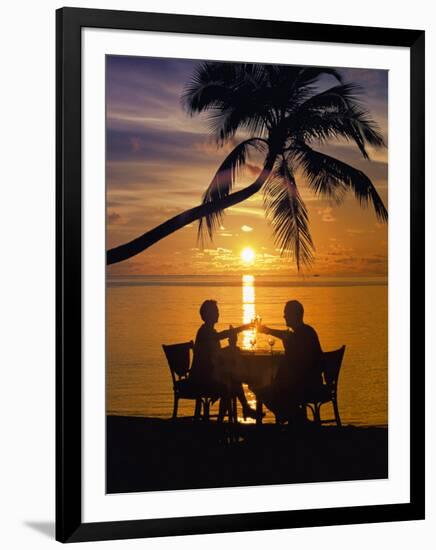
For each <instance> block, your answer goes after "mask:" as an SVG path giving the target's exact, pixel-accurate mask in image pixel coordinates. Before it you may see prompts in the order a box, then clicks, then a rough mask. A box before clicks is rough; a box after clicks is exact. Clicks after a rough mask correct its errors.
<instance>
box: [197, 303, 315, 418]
mask: <svg viewBox="0 0 436 550" xmlns="http://www.w3.org/2000/svg"><path fill="white" fill-rule="evenodd" d="M200 316H201V318H202V320H203V322H204V324H203V325H202V326H201V327H200V328H199V330H198V332H197V336H196V339H195V345H194V359H193V364H192V368H191V372H190V376H189V380H190V383H192V384H193V385H194V386H195V387H197V388H198V389H199V390H201V391H205V392H207V393H209V394H212V395H217V396H221V397H222V399H221V407H220V417H221V418H222V416H223V414H224V412H225V409H226V407H227V405H228V399H230V398H231V397H232V396H235V395H236V396H237V397H238V399H239V401H240V402H241V404H242V410H243V415H244V417H247V416H248V417H252V418H256V412H255V411H254V409H252V408H250V407H249V405H248V403H247V399H246V397H245V394H244V390H243V387H242V384H241V382H240V381H237V380H235V379H233V378H232V377H231V365H232V363H233V364H236V362H237V361H238V356H239V349H238V348H237V347H236V340H237V334H238V333H239V332H241V331H243V330H247V329H250V328H253V323H249V324H246V325H242V326H240V327H237V328H233V327H231V328H230V329H229V330H223V331H221V332H217V331H216V330H215V328H214V327H215V324H216V323H217V322H218V319H219V310H218V306H217V303H216V302H215V301H214V300H206V301H205V302H204V303H203V304H202V306H201V307H200ZM303 317H304V309H303V306H302V304H301V303H300V302H298V301H296V300H292V301H289V302H287V303H286V305H285V309H284V319H285V322H286V326H287V327H288V329H286V330H277V329H272V328H269V327H267V326H265V325H260V326H258V327H257V330H258V331H259V332H263V333H265V334H270V335H272V336H275V337H276V338H280V339H281V340H282V342H283V347H284V350H285V353H284V357H283V360H282V361H281V363H280V365H279V368H278V371H277V374H276V377H275V378H274V380H273V382H272V384H271V385H270V386H268V387H262V388H254V387H253V388H252V389H253V391H254V393H255V394H256V397H257V398H258V399H261V400H262V401H263V403H264V404H265V405H266V406H267V407H268V408H269V409H270V410H271V411H272V412H273V413H274V414H275V415H276V417H277V418H278V419H279V420H280V419H294V420H295V419H299V418H301V408H300V404H301V403H303V402H304V400H305V397H306V396H307V395H308V394H310V393H311V392H312V391H316V390H317V389H318V388H319V386H320V385H321V384H322V375H321V370H320V360H321V354H322V350H321V346H320V343H319V339H318V335H317V333H316V332H315V330H314V329H313V328H312V327H311V326H309V325H307V324H305V323H304V321H303ZM289 329H291V330H289ZM226 338H228V339H229V347H227V348H224V349H223V348H221V344H220V341H221V340H224V339H226ZM223 362H224V363H227V368H226V369H224V370H221V369H219V365H220V363H221V364H222V363H223ZM223 372H227V373H230V375H229V374H228V375H227V376H223Z"/></svg>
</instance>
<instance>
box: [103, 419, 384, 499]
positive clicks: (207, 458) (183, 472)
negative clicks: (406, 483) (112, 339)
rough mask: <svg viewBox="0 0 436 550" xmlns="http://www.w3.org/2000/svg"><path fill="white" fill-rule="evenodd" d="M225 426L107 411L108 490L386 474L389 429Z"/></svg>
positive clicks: (194, 486) (265, 482) (266, 482)
mask: <svg viewBox="0 0 436 550" xmlns="http://www.w3.org/2000/svg"><path fill="white" fill-rule="evenodd" d="M227 430H228V426H227V425H226V424H225V425H221V426H220V425H217V424H216V423H215V422H213V421H211V422H208V423H206V422H201V421H200V422H194V421H192V420H188V419H186V420H183V419H181V420H176V421H171V420H159V419H150V418H136V417H122V416H108V417H107V442H108V454H107V491H108V492H109V493H121V492H130V491H156V490H163V489H164V490H170V489H192V488H195V489H197V488H206V487H229V486H243V485H266V484H267V485H269V484H278V483H304V482H317V481H345V480H357V479H381V478H386V477H387V476H388V430H387V428H378V427H377V428H375V427H374V428H372V427H371V428H356V427H352V426H346V427H343V428H336V427H327V426H324V427H322V428H313V427H310V428H307V429H305V430H300V431H299V432H297V433H295V432H292V431H290V430H288V429H285V428H283V427H279V426H276V425H273V424H264V425H262V426H254V425H240V426H239V427H238V432H239V440H238V441H237V442H235V441H233V442H231V443H229V440H228V437H227V436H228V435H229V434H228V432H227Z"/></svg>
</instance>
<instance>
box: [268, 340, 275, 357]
mask: <svg viewBox="0 0 436 550" xmlns="http://www.w3.org/2000/svg"><path fill="white" fill-rule="evenodd" d="M275 343H276V341H275V340H274V338H272V337H271V336H270V337H269V338H268V344H269V347H270V348H271V355H272V353H273V347H274V344H275Z"/></svg>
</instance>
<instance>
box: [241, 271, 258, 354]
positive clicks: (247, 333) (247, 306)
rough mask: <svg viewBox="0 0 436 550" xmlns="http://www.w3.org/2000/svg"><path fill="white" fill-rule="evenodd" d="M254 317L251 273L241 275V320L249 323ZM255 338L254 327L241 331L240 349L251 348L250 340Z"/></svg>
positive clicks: (254, 296)
mask: <svg viewBox="0 0 436 550" xmlns="http://www.w3.org/2000/svg"><path fill="white" fill-rule="evenodd" d="M255 317H256V294H255V290H254V277H253V275H243V276H242V322H243V324H244V325H245V324H247V323H250V322H251V321H252V320H253V319H254V318H255ZM255 338H256V329H255V328H252V329H249V330H244V331H243V332H242V349H252V344H251V342H252V341H253V339H255Z"/></svg>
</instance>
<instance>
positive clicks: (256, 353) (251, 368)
mask: <svg viewBox="0 0 436 550" xmlns="http://www.w3.org/2000/svg"><path fill="white" fill-rule="evenodd" d="M283 355H284V352H283V351H279V350H277V351H274V352H273V351H272V350H271V351H269V350H262V349H259V350H257V349H255V350H239V353H238V354H237V357H238V360H236V361H232V362H231V363H229V364H226V363H224V364H223V367H222V368H223V371H222V375H223V376H231V378H232V380H233V381H235V382H240V383H242V384H247V386H248V387H249V389H250V390H251V391H252V392H253V393H254V394H255V395H256V392H257V391H258V390H259V389H262V388H265V387H268V386H271V384H272V382H273V380H274V378H275V376H276V374H277V370H278V368H279V365H280V363H281V361H282V358H283ZM226 365H228V366H226ZM226 368H228V371H227V372H226ZM256 413H257V415H256V416H257V418H256V424H262V417H263V403H262V401H261V400H260V399H259V398H258V396H257V395H256Z"/></svg>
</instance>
